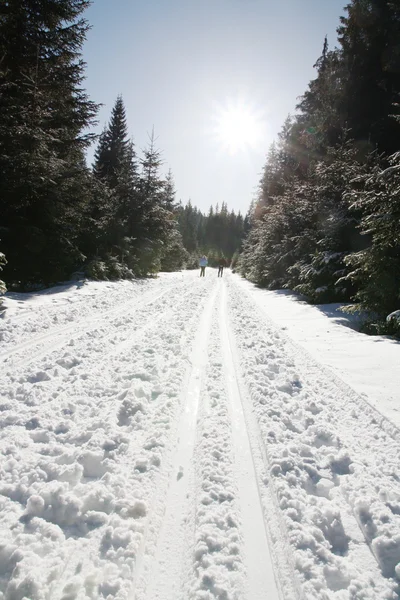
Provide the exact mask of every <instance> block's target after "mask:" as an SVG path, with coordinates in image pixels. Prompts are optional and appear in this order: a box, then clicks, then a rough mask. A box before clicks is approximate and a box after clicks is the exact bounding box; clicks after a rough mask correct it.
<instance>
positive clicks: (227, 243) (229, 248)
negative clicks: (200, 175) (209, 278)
mask: <svg viewBox="0 0 400 600" xmlns="http://www.w3.org/2000/svg"><path fill="white" fill-rule="evenodd" d="M177 212H178V223H179V231H180V233H181V235H182V240H183V245H184V247H185V248H186V250H187V251H188V252H189V254H190V255H191V256H192V259H189V262H188V264H189V265H190V267H188V268H197V266H198V259H199V255H201V254H206V255H207V257H208V262H209V264H210V266H217V264H218V261H219V259H220V258H225V259H226V260H227V262H228V264H229V263H230V261H231V259H232V256H233V255H234V253H235V252H237V251H238V250H240V248H241V244H242V240H243V236H244V221H243V217H242V215H241V214H240V213H239V214H235V212H234V211H231V212H229V211H228V207H227V205H226V204H225V203H224V202H223V203H222V205H221V209H219V207H218V206H217V207H216V208H215V209H214V207H213V206H211V207H210V210H209V212H208V214H207V215H204V214H203V213H202V212H201V211H199V210H198V209H197V208H193V206H192V203H191V202H190V201H189V202H188V204H187V205H186V206H180V207H178V210H177Z"/></svg>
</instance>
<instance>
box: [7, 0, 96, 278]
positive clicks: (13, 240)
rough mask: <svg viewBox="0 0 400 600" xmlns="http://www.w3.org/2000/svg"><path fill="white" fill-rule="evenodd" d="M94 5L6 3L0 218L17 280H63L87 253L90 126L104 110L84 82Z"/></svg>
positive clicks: (38, 0) (41, 0) (76, 0)
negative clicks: (81, 239) (84, 50)
mask: <svg viewBox="0 0 400 600" xmlns="http://www.w3.org/2000/svg"><path fill="white" fill-rule="evenodd" d="M88 5H89V2H88V1H87V0H63V1H62V2H60V0H21V1H19V2H3V3H1V5H0V55H1V63H0V113H1V121H0V222H1V225H2V244H3V248H4V250H5V254H6V255H7V259H8V264H7V265H6V268H5V274H6V278H7V280H8V281H9V282H10V283H12V282H21V283H29V282H38V281H43V282H45V283H49V282H51V281H56V280H58V279H61V278H64V277H66V276H68V274H69V273H70V272H71V270H72V269H73V267H74V266H75V265H76V264H77V263H78V262H79V260H80V258H81V254H80V251H79V248H78V247H77V238H78V235H79V215H80V214H81V213H82V210H83V206H82V204H83V200H82V198H81V195H80V193H79V190H80V188H81V187H84V186H85V185H86V184H87V181H88V177H89V174H88V170H87V168H86V165H85V160H84V154H83V152H84V149H85V148H86V147H87V145H88V144H89V143H90V140H91V136H90V135H88V134H86V133H84V131H85V130H87V127H88V126H89V125H90V124H91V123H92V122H93V118H94V116H95V113H96V111H97V107H96V105H95V104H94V103H93V102H91V101H89V99H88V98H87V96H86V94H85V92H84V90H83V89H82V87H81V84H82V80H83V77H84V67H85V64H84V63H83V62H82V60H81V58H80V49H81V47H82V44H83V42H84V39H85V35H86V32H87V29H88V25H87V23H86V21H85V20H84V19H82V17H81V14H82V13H83V11H84V10H85V8H86V7H87V6H88Z"/></svg>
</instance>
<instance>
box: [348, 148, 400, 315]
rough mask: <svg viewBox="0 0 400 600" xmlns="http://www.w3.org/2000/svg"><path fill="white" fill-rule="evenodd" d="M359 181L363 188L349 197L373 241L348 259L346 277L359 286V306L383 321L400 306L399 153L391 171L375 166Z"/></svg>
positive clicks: (392, 160) (363, 228)
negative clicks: (349, 270) (348, 269)
mask: <svg viewBox="0 0 400 600" xmlns="http://www.w3.org/2000/svg"><path fill="white" fill-rule="evenodd" d="M359 182H360V184H362V186H361V189H360V190H353V191H352V193H351V195H350V198H351V201H352V202H353V207H354V208H355V209H357V210H359V211H360V212H361V213H362V218H361V224H360V228H361V231H362V233H363V234H364V235H366V236H369V237H370V238H371V240H372V241H371V244H369V245H368V247H367V248H365V249H364V250H361V251H359V252H355V253H353V254H351V255H350V256H349V257H348V258H347V259H346V262H347V264H348V265H349V267H350V269H351V272H350V273H349V275H348V276H347V278H348V279H349V280H350V281H352V282H353V284H354V285H356V287H357V292H356V294H355V299H356V301H357V303H358V305H359V307H360V308H361V309H364V310H367V311H371V312H374V313H376V314H377V315H378V316H379V317H381V318H383V317H386V316H387V315H388V314H389V313H391V312H393V311H395V310H398V309H399V307H400V193H399V192H400V153H396V154H394V155H392V156H391V157H390V158H389V166H388V168H386V169H384V170H382V169H381V168H380V167H379V166H378V165H376V166H375V167H374V168H373V170H372V173H368V174H367V175H363V176H360V178H359Z"/></svg>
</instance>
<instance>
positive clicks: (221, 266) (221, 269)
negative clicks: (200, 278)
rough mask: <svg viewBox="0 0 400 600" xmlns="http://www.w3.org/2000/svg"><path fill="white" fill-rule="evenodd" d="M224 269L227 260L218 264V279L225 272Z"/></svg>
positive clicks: (222, 260) (222, 259)
mask: <svg viewBox="0 0 400 600" xmlns="http://www.w3.org/2000/svg"><path fill="white" fill-rule="evenodd" d="M224 267H226V260H225V259H224V258H221V259H220V261H219V262H218V277H219V276H220V275H221V277H222V274H223V272H224Z"/></svg>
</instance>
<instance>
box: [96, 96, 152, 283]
mask: <svg viewBox="0 0 400 600" xmlns="http://www.w3.org/2000/svg"><path fill="white" fill-rule="evenodd" d="M93 175H94V177H95V179H96V180H97V181H98V186H97V192H98V193H97V194H96V196H95V198H94V203H93V205H92V207H91V215H90V218H91V222H92V224H93V225H94V229H96V228H97V234H98V235H97V236H96V238H97V244H96V255H97V256H98V258H97V259H95V263H96V262H97V261H98V260H100V261H101V262H102V263H104V264H105V265H106V266H107V265H108V266H109V273H108V277H112V276H114V277H121V276H122V275H125V276H130V274H132V270H131V268H130V267H129V268H128V270H126V268H125V267H124V265H125V264H129V265H132V264H133V262H132V257H131V256H130V254H132V253H133V254H134V253H135V250H134V245H135V240H136V238H137V236H138V235H139V229H140V227H138V222H140V219H141V207H140V199H139V193H138V172H137V162H136V153H135V148H134V144H133V142H132V141H131V140H130V139H129V137H128V126H127V119H126V111H125V106H124V102H123V99H122V96H118V97H117V100H116V102H115V105H114V107H113V109H112V113H111V118H110V121H109V123H108V125H107V127H106V128H105V129H104V130H103V131H102V133H101V134H100V136H99V141H98V145H97V149H96V152H95V159H94V164H93ZM92 232H93V230H92ZM92 252H93V249H92Z"/></svg>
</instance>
